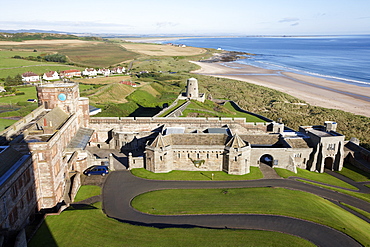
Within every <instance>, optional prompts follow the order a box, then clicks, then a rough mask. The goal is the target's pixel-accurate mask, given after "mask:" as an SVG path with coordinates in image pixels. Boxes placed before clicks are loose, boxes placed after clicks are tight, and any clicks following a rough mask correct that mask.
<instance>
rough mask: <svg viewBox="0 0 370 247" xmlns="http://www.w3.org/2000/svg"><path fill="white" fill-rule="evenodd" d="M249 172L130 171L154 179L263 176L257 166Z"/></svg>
mask: <svg viewBox="0 0 370 247" xmlns="http://www.w3.org/2000/svg"><path fill="white" fill-rule="evenodd" d="M250 169H251V172H250V173H249V174H245V175H229V174H227V173H225V172H222V171H171V172H168V173H153V172H150V171H148V170H145V169H144V168H136V169H132V170H131V173H132V174H133V175H135V176H138V177H141V178H145V179H155V180H203V181H210V180H212V174H214V176H213V180H215V181H221V180H223V181H225V180H252V179H261V178H263V175H262V172H261V171H260V169H259V168H258V167H251V168H250Z"/></svg>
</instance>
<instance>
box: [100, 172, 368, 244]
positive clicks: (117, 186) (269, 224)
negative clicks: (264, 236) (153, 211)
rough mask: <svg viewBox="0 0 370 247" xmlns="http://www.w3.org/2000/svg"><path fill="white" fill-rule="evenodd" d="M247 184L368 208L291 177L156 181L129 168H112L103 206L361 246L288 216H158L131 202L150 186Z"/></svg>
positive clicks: (154, 222) (145, 219) (160, 219)
mask: <svg viewBox="0 0 370 247" xmlns="http://www.w3.org/2000/svg"><path fill="white" fill-rule="evenodd" d="M247 187H282V188H290V189H297V190H302V191H307V192H310V193H313V194H316V195H319V196H321V197H324V198H328V199H331V200H335V201H341V202H344V203H347V204H349V205H353V206H355V207H358V208H360V209H362V210H365V211H367V212H370V204H369V203H366V202H364V201H362V200H359V199H356V198H353V197H351V196H347V195H344V194H340V193H337V192H334V191H330V190H326V189H322V188H319V187H317V186H312V185H308V184H304V183H300V182H297V181H294V180H288V179H261V180H253V181H158V180H145V179H141V178H137V177H135V176H133V175H132V174H131V173H130V172H129V171H117V172H112V173H111V174H110V175H109V176H108V178H107V180H106V183H105V185H104V188H103V209H104V211H105V213H106V214H107V215H108V216H109V217H112V218H115V219H118V220H120V221H123V222H127V223H131V224H138V225H145V226H155V227H193V226H195V227H210V228H234V229H257V230H270V231H279V232H284V233H288V234H292V235H296V236H300V237H302V238H304V239H307V240H309V241H311V242H313V243H314V244H316V245H318V246H333V247H338V246H346V247H347V246H361V245H360V244H359V243H357V242H356V241H355V240H353V239H352V238H351V237H349V236H347V235H345V234H344V233H342V232H339V231H337V230H335V229H332V228H329V227H327V226H323V225H319V224H316V223H313V222H309V221H305V220H300V219H296V218H291V217H285V216H275V215H249V214H239V215H235V214H234V215H233V214H227V215H180V216H172V215H171V216H158V215H149V214H144V213H141V212H138V211H136V210H135V209H133V208H132V207H131V205H130V203H131V200H132V199H133V198H134V197H135V196H137V195H139V194H142V193H144V192H147V191H152V190H160V189H192V188H247ZM343 227H345V226H343Z"/></svg>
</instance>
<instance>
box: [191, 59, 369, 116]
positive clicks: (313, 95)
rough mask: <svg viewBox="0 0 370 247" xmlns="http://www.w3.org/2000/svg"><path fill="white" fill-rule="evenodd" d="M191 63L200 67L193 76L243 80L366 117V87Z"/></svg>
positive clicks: (243, 67) (250, 68)
mask: <svg viewBox="0 0 370 247" xmlns="http://www.w3.org/2000/svg"><path fill="white" fill-rule="evenodd" d="M191 62H192V63H194V64H197V65H199V66H200V67H201V69H199V70H196V71H192V73H194V74H201V75H208V76H214V77H220V78H228V79H233V80H239V81H245V82H248V83H253V84H257V85H260V86H265V87H268V88H272V89H275V90H278V91H281V92H284V93H287V94H289V95H292V96H294V97H297V98H299V99H301V100H304V101H306V102H307V103H308V104H310V105H314V106H320V107H325V108H331V109H338V110H343V111H346V112H351V113H354V114H356V115H362V116H366V117H370V87H360V86H356V85H350V84H346V83H343V82H337V81H331V80H328V79H323V78H318V77H314V76H309V75H301V74H298V73H293V72H284V71H281V70H271V69H263V68H258V67H254V66H251V65H245V64H239V63H235V62H227V63H204V62H194V61H191Z"/></svg>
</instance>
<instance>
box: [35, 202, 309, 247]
mask: <svg viewBox="0 0 370 247" xmlns="http://www.w3.org/2000/svg"><path fill="white" fill-rule="evenodd" d="M246 243H247V244H248V246H275V247H286V246H314V245H313V244H312V243H310V242H308V241H307V240H304V239H301V238H298V237H295V236H291V235H288V234H283V233H279V232H268V231H255V230H229V229H219V230H215V229H206V228H155V227H144V226H135V225H131V224H127V223H121V222H118V221H116V220H114V219H111V218H108V217H106V216H105V215H104V214H103V212H102V210H101V203H96V204H93V205H92V206H90V207H87V208H86V209H82V210H73V209H68V210H65V211H64V212H62V214H61V215H58V216H48V217H46V219H45V222H44V223H43V224H42V225H41V227H40V229H39V230H38V231H37V233H36V235H35V236H34V237H33V238H32V240H31V242H30V243H29V245H28V246H30V247H38V246H48V247H54V246H59V247H63V246H66V247H70V246H89V247H90V246H99V247H100V246H150V247H152V246H153V247H154V246H158V247H166V246H171V247H172V246H202V247H203V246H210V247H217V246H220V247H223V246H245V245H246Z"/></svg>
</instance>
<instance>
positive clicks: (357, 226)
mask: <svg viewBox="0 0 370 247" xmlns="http://www.w3.org/2000/svg"><path fill="white" fill-rule="evenodd" d="M132 206H133V207H134V208H136V209H137V210H139V211H142V212H145V213H149V214H160V215H162V214H163V215H166V214H172V215H177V214H227V213H230V214H231V213H250V214H276V215H285V216H291V217H296V218H301V219H305V220H309V221H313V222H317V223H319V224H324V225H327V226H330V227H333V228H335V229H337V230H339V231H342V232H344V233H346V234H348V235H350V236H351V237H353V238H355V239H356V240H357V241H359V242H360V243H361V244H363V245H365V246H370V224H368V223H367V222H365V221H363V220H361V219H359V218H357V217H356V216H354V215H352V214H351V213H349V212H347V211H345V210H343V209H342V208H340V207H338V206H336V205H335V204H333V203H331V202H329V201H327V200H325V199H323V198H321V197H319V196H316V195H313V194H310V193H307V192H302V191H295V190H288V189H283V188H242V189H187V190H185V189H171V190H160V191H152V192H148V193H145V194H142V195H139V196H137V197H135V198H134V200H133V201H132Z"/></svg>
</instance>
